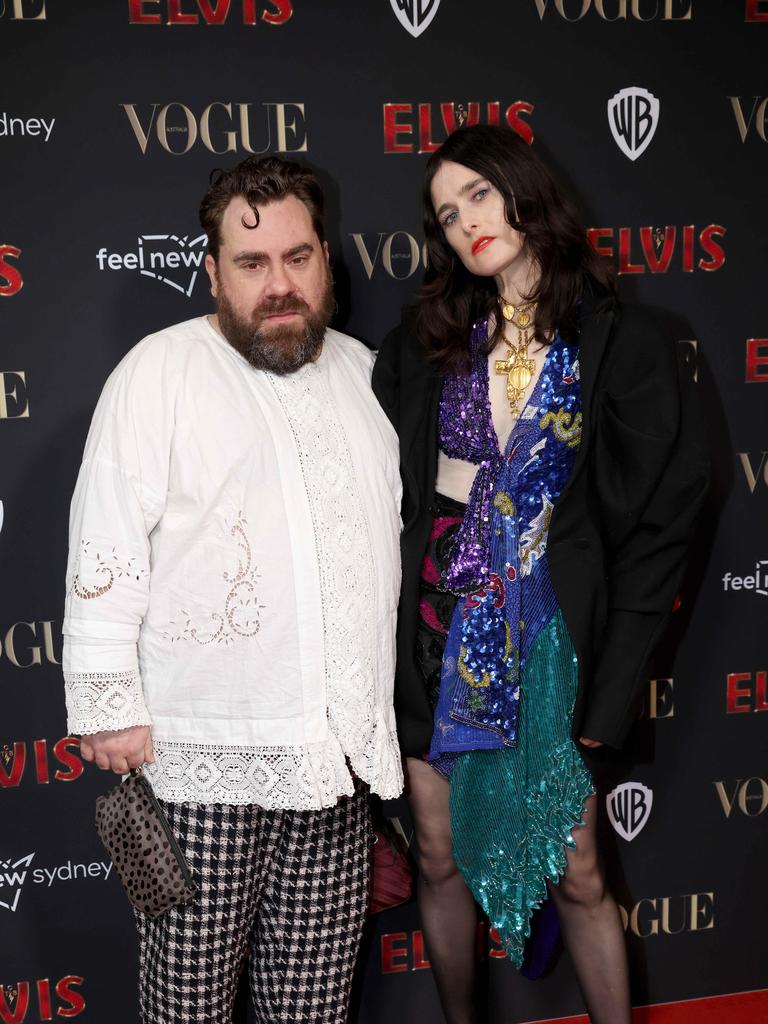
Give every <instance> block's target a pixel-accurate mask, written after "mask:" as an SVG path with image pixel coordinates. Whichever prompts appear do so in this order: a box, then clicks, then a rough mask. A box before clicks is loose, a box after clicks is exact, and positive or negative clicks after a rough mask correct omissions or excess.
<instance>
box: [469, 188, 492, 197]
mask: <svg viewBox="0 0 768 1024" xmlns="http://www.w3.org/2000/svg"><path fill="white" fill-rule="evenodd" d="M487 195H488V189H487V188H479V189H478V190H477V192H475V194H474V196H473V197H472V198H473V199H485V197H486V196H487Z"/></svg>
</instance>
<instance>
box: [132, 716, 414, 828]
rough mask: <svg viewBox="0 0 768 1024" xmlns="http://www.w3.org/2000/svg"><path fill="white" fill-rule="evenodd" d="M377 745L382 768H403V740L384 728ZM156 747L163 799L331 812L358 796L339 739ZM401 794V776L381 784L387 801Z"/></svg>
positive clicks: (156, 782) (156, 742) (155, 781)
mask: <svg viewBox="0 0 768 1024" xmlns="http://www.w3.org/2000/svg"><path fill="white" fill-rule="evenodd" d="M375 741H376V750H375V752H374V756H375V757H376V758H377V760H378V762H379V764H381V765H386V764H388V763H395V764H397V765H399V763H400V755H399V747H398V744H397V735H396V734H395V733H394V732H389V731H388V730H386V729H385V728H384V727H382V728H380V729H379V730H377V731H376V734H375ZM153 748H154V752H155V763H154V764H151V765H146V766H145V768H144V772H145V774H146V775H147V778H148V779H149V781H150V782H151V783H152V788H153V789H154V791H155V793H156V795H157V796H158V797H159V798H160V799H161V800H171V801H174V802H182V801H194V802H199V803H207V804H210V803H223V804H252V803H253V804H258V805H259V806H260V807H265V808H268V809H271V808H282V809H285V810H296V811H304V810H310V809H313V808H319V807H328V806H330V805H332V804H334V803H335V802H336V800H337V798H338V796H339V795H341V794H346V795H347V796H349V795H351V793H352V780H351V777H350V774H349V771H348V769H347V763H346V758H345V756H344V751H343V750H342V749H341V745H340V744H339V742H338V740H337V739H336V737H335V736H333V734H331V735H330V736H329V738H328V739H327V740H326V741H325V742H324V743H309V744H306V745H304V746H299V747H282V746H275V747H236V746H223V745H221V746H220V745H218V744H217V745H215V746H214V745H208V744H200V743H182V742H176V741H166V740H163V739H162V738H159V739H157V738H153ZM366 781H367V780H366ZM401 790H402V783H401V781H400V779H399V778H398V776H397V773H396V772H391V773H386V772H385V773H384V775H383V776H382V777H381V778H380V779H377V786H376V792H377V793H378V794H379V795H380V796H382V797H383V798H384V799H392V798H394V797H396V796H398V795H399V794H400V792H401Z"/></svg>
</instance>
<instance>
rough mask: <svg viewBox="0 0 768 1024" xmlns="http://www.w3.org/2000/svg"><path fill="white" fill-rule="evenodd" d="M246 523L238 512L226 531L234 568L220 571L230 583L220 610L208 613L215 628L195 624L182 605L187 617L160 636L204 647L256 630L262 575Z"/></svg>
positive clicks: (258, 626) (255, 632) (260, 607)
mask: <svg viewBox="0 0 768 1024" xmlns="http://www.w3.org/2000/svg"><path fill="white" fill-rule="evenodd" d="M246 526H247V522H246V519H245V516H244V515H243V513H242V512H240V513H239V514H238V517H237V520H236V522H235V524H234V526H233V527H232V529H231V530H230V531H229V533H230V536H231V537H233V538H234V539H235V541H236V544H237V563H238V565H237V572H235V573H231V572H228V571H225V572H223V573H222V579H223V580H224V582H225V583H229V584H230V589H229V592H228V593H227V596H226V597H225V598H224V605H223V608H222V610H221V611H216V612H211V613H210V618H211V620H212V621H213V623H214V624H215V628H214V629H209V630H206V629H204V628H203V627H202V626H200V625H194V624H193V616H192V615H191V614H190V613H189V612H188V611H186V610H185V609H184V608H182V609H181V614H182V615H184V616H186V621H185V622H184V624H183V626H182V627H181V628H176V629H175V630H174V631H173V632H168V631H164V632H163V634H162V636H163V638H164V639H165V640H170V641H171V643H175V642H176V641H177V640H193V641H194V642H195V643H197V644H200V646H201V647H206V646H208V644H212V643H216V644H227V645H229V644H233V643H234V642H235V638H236V637H244V638H246V639H247V638H248V637H252V636H256V634H257V633H258V632H259V630H260V629H261V620H260V617H259V613H260V612H261V611H262V610H263V609H264V608H265V607H266V605H263V604H261V603H260V602H259V598H258V595H257V593H256V582H257V581H258V580H259V579H261V576H260V575H259V573H258V572H257V570H256V568H255V566H254V565H253V553H252V550H251V544H250V541H249V540H248V536H247V534H246V532H245V527H246ZM169 625H171V626H175V625H176V620H175V619H174V620H172V621H171V622H170V623H169Z"/></svg>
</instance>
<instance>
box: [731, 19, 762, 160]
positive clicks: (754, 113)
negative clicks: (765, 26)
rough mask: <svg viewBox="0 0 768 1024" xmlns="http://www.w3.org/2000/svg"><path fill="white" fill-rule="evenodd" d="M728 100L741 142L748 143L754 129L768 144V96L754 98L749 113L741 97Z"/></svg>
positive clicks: (732, 97)
mask: <svg viewBox="0 0 768 1024" xmlns="http://www.w3.org/2000/svg"><path fill="white" fill-rule="evenodd" d="M765 20H766V21H768V15H766V19H765ZM728 99H729V100H730V101H731V108H732V109H733V116H734V117H735V118H736V127H737V128H738V129H739V135H740V136H741V141H742V142H746V141H747V135H749V133H750V131H751V129H752V128H753V127H754V129H755V133H756V134H757V135H759V136H760V138H761V139H762V140H763V142H768V134H766V125H767V124H768V96H753V97H752V107H751V108H750V110H749V113H745V111H744V107H743V106H742V103H741V96H729V97H728Z"/></svg>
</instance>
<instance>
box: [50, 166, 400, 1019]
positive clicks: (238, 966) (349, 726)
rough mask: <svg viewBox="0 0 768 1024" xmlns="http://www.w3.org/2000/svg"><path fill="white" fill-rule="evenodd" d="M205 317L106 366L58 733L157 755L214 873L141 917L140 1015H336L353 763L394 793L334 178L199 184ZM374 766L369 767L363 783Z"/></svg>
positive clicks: (392, 570)
mask: <svg viewBox="0 0 768 1024" xmlns="http://www.w3.org/2000/svg"><path fill="white" fill-rule="evenodd" d="M200 217H201V222H202V225H203V228H204V229H205V231H206V232H207V234H208V239H209V255H208V256H207V257H206V269H207V271H208V274H209V277H210V281H211V291H212V294H213V295H214V297H215V300H216V307H217V313H216V315H215V316H212V317H200V318H197V319H194V320H189V321H187V322H186V323H182V324H178V325H176V326H174V327H170V328H168V329H167V330H163V331H160V332H159V333H158V334H154V335H151V336H149V337H148V338H145V339H144V340H143V341H142V342H140V343H139V344H138V345H137V346H136V347H135V348H134V349H132V350H131V351H130V352H129V353H128V355H127V356H126V357H125V358H124V359H123V361H122V362H121V363H120V365H119V366H118V367H117V369H116V370H115V371H114V372H113V373H112V375H111V377H110V378H109V380H108V382H107V384H106V386H105V388H104V392H103V394H102V396H101V399H100V401H99V404H98V407H97V409H96V412H95V415H94V418H93V423H92V425H91V430H90V434H89V437H88V441H87V444H86V449H85V456H84V459H83V465H82V468H81V471H80V476H79V479H78V482H77V488H76V490H75V495H74V498H73V503H72V515H71V538H70V540H71V551H70V562H69V570H68V581H67V584H68V585H67V609H66V618H65V623H64V634H65V661H64V672H65V680H66V687H67V704H68V711H69V728H70V730H71V731H72V732H74V733H79V734H81V735H82V742H81V750H82V754H83V757H84V758H85V759H86V760H92V761H95V762H96V764H97V765H98V766H99V767H100V768H105V769H111V770H112V771H115V772H126V771H127V770H128V769H129V768H133V767H136V766H139V765H141V764H143V763H145V762H146V763H147V767H146V774H147V776H148V778H149V779H150V781H151V782H152V784H153V786H154V789H155V792H156V794H157V796H158V798H159V799H160V800H161V803H162V806H163V808H164V810H165V811H166V813H167V815H168V818H169V820H170V822H171V825H172V827H173V828H174V831H175V833H176V834H177V836H178V837H179V839H180V842H181V846H182V849H183V850H184V852H185V854H186V856H187V859H188V862H189V864H190V867H191V869H192V871H193V873H194V875H195V877H196V880H197V883H198V886H199V891H198V893H197V895H196V896H195V898H194V900H193V901H192V902H191V903H189V904H187V905H185V906H183V907H178V908H174V909H173V910H171V911H169V912H167V913H166V914H164V915H163V916H161V917H159V918H156V919H152V918H148V917H146V916H144V915H143V914H140V913H137V915H136V916H137V921H138V930H139V940H140V1000H141V1010H142V1020H143V1021H144V1022H145V1024H179V1022H181V1021H183V1022H196V1021H215V1022H216V1024H224V1022H226V1021H229V1020H231V1013H232V1002H233V997H234V993H235V988H236V984H237V979H238V976H239V974H240V973H241V972H242V970H243V969H245V968H246V965H247V969H248V970H249V974H250V982H251V992H252V996H253V1001H254V1005H255V1011H256V1017H257V1020H258V1021H260V1022H264V1024H267V1022H269V1024H274V1022H276V1021H291V1022H299V1021H306V1022H312V1024H318V1022H322V1021H329V1022H331V1021H332V1022H334V1024H338V1022H339V1021H343V1020H344V1019H345V1017H346V1004H347V1000H348V994H349V986H350V981H351V976H352V970H353V967H354V961H355V956H356V952H357V948H358V944H359V939H360V934H361V929H362V924H363V920H364V915H365V910H366V902H367V884H368V854H369V837H370V827H369V822H368V811H367V803H366V795H365V791H364V787H363V783H365V784H367V786H369V787H370V788H371V790H372V791H373V792H375V793H378V794H379V795H380V796H382V797H393V796H396V795H397V794H398V793H399V792H400V790H401V788H402V775H401V768H400V756H399V752H398V747H397V740H396V735H395V728H394V717H393V713H392V706H391V698H392V685H393V675H394V671H393V667H394V626H395V621H394V619H395V610H396V605H397V599H398V591H399V580H400V570H399V555H398V535H399V526H400V521H399V513H398V510H399V501H400V485H399V471H398V449H397V438H396V436H395V433H394V431H393V430H392V428H391V426H390V424H389V422H388V420H387V418H386V417H385V415H384V413H383V412H381V411H380V409H379V406H378V403H377V401H376V399H375V398H374V396H373V394H372V392H371V391H370V387H369V381H370V372H371V366H372V361H373V360H372V356H371V354H370V353H369V352H368V350H367V349H366V348H365V347H364V346H363V345H361V344H360V343H359V342H357V341H355V340H353V339H352V338H349V337H346V336H345V335H342V334H339V333H338V332H336V331H333V330H329V329H328V324H329V321H330V318H331V314H332V311H333V306H334V303H333V292H332V281H331V275H330V270H329V265H328V247H327V244H326V242H325V240H324V231H323V196H322V192H321V189H320V186H319V184H318V182H317V180H316V179H315V177H314V176H313V175H312V174H311V173H309V172H308V171H307V170H306V169H303V168H301V167H299V166H298V165H297V164H294V163H288V162H285V161H282V160H279V159H276V158H266V159H262V160H257V159H255V158H250V159H248V160H245V161H243V162H242V163H240V164H238V165H237V166H236V167H234V168H233V169H231V170H229V171H225V172H220V173H219V177H218V178H217V179H216V180H215V181H214V182H213V184H212V185H211V187H210V188H209V190H208V193H207V194H206V196H205V197H204V199H203V202H202V205H201V209H200ZM360 780H361V781H360Z"/></svg>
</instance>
